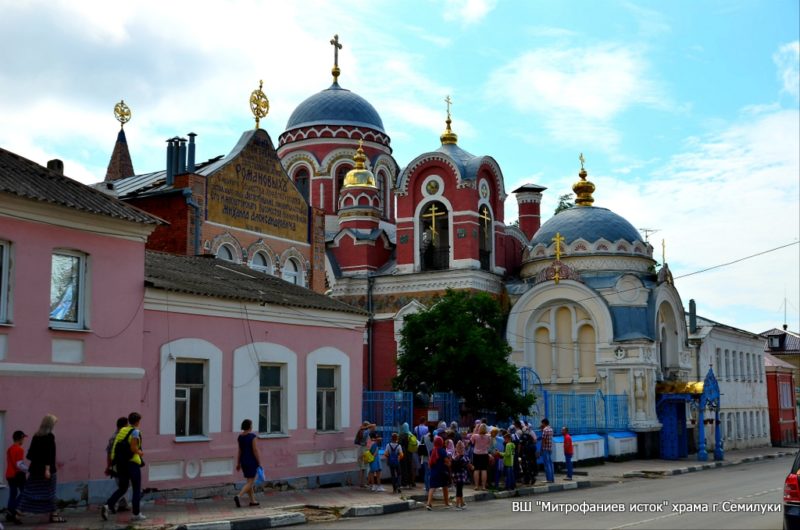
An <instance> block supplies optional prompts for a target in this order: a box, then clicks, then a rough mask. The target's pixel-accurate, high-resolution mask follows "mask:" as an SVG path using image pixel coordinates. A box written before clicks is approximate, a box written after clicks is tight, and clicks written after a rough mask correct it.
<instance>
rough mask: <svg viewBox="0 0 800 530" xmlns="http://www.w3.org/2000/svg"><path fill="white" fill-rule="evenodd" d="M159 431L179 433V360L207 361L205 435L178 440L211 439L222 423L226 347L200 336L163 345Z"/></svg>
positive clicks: (178, 438)
mask: <svg viewBox="0 0 800 530" xmlns="http://www.w3.org/2000/svg"><path fill="white" fill-rule="evenodd" d="M160 353H161V366H160V378H161V380H160V384H159V396H160V402H159V415H158V433H159V434H171V435H175V388H176V385H175V368H176V361H178V360H181V361H186V360H199V361H206V369H207V372H206V375H207V377H206V380H205V384H206V396H207V397H206V400H207V407H206V408H205V409H204V414H205V418H203V426H204V430H205V435H204V436H179V437H176V441H179V442H182V441H199V440H204V441H207V440H210V438H209V436H210V435H211V434H214V433H218V432H221V430H222V429H221V426H222V350H220V349H219V348H217V347H216V346H214V345H213V344H212V343H210V342H208V341H206V340H203V339H197V338H185V339H177V340H174V341H171V342H167V343H165V344H163V345H162V346H161V352H160Z"/></svg>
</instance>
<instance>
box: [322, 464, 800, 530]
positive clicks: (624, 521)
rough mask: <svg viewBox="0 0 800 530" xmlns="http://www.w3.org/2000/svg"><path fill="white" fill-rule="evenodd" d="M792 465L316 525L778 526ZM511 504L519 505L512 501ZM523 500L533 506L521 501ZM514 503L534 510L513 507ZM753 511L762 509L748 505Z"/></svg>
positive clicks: (744, 467)
mask: <svg viewBox="0 0 800 530" xmlns="http://www.w3.org/2000/svg"><path fill="white" fill-rule="evenodd" d="M790 465H791V459H789V458H778V459H775V460H762V461H758V462H753V463H748V464H740V465H736V466H730V467H725V468H719V469H713V470H708V471H701V472H698V473H690V474H687V475H676V476H670V477H663V478H656V479H630V480H626V481H625V482H620V483H615V484H610V485H607V486H602V487H594V488H588V489H581V490H571V491H565V492H560V493H551V494H546V495H537V496H531V497H517V498H516V499H502V500H501V499H498V500H492V501H484V502H476V503H471V504H468V506H467V510H465V511H463V512H462V511H455V510H446V509H444V508H443V507H442V501H441V500H440V501H438V503H437V502H436V501H435V502H434V510H433V511H432V512H429V511H427V510H424V509H422V510H413V511H411V512H403V513H399V514H392V515H384V516H380V517H364V518H358V519H340V520H338V521H336V522H333V523H320V524H315V525H314V527H315V529H316V528H319V529H323V528H330V529H333V530H337V529H338V530H344V529H349V528H354V529H355V528H364V529H372V530H374V529H378V528H402V529H404V530H412V529H420V530H430V529H431V528H435V529H437V530H439V529H447V528H454V529H455V528H458V529H464V528H481V529H488V528H512V529H521V528H536V529H540V528H546V529H548V528H581V529H593V528H608V529H612V528H613V529H622V528H625V529H627V528H631V529H633V528H675V529H680V530H686V529H690V528H698V529H704V530H705V529H715V528H724V529H726V530H728V529H737V528H742V529H752V530H760V529H780V528H781V525H782V517H783V514H782V513H781V511H780V510H781V509H782V504H781V503H782V499H783V480H784V478H785V477H786V474H787V472H788V468H789V467H790ZM590 474H591V473H590ZM514 502H517V503H518V504H516V505H514V504H513V503H514ZM525 502H528V503H530V504H520V503H525ZM548 503H549V504H548ZM582 503H585V504H582ZM632 505H633V506H632ZM515 506H516V507H517V508H518V509H519V508H521V509H526V510H528V509H529V510H530V511H514V507H515ZM600 507H606V508H607V509H619V508H622V509H621V511H616V512H608V511H607V512H597V511H594V512H590V513H586V514H581V513H576V512H573V513H565V511H566V510H568V509H580V508H584V509H588V510H592V509H594V510H597V509H598V508H600ZM752 509H759V510H763V511H764V512H765V513H763V514H762V513H760V511H759V512H755V513H754V512H751V511H743V510H752ZM637 510H638V511H637ZM681 510H683V513H681ZM687 510H692V511H687ZM702 510H706V511H702ZM770 510H777V511H770Z"/></svg>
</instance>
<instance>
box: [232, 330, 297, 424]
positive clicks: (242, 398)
mask: <svg viewBox="0 0 800 530" xmlns="http://www.w3.org/2000/svg"><path fill="white" fill-rule="evenodd" d="M260 364H280V365H282V366H283V367H284V369H283V370H282V374H281V375H282V377H283V376H285V378H286V379H285V380H283V379H282V381H285V382H284V389H285V390H284V395H285V397H286V399H284V400H283V403H282V405H281V408H282V412H284V411H285V414H284V415H283V417H282V418H281V423H282V425H281V427H282V429H283V430H284V433H285V434H269V435H267V434H260V435H259V436H260V437H262V438H267V437H279V436H288V435H290V434H291V432H292V431H294V430H297V417H298V414H297V411H298V388H299V387H300V381H299V380H298V378H297V354H296V353H295V352H293V351H292V350H290V349H288V348H287V347H285V346H282V345H280V344H274V343H270V342H254V343H251V344H246V345H244V346H241V347H239V348H236V349H235V350H234V351H233V428H234V430H235V429H237V428H238V427H239V425H241V423H242V421H243V420H245V419H250V420H253V421H254V422H257V419H258V392H259V385H260V381H259V378H258V377H253V374H254V372H255V371H257V370H258V368H259V365H260ZM256 427H257V423H256Z"/></svg>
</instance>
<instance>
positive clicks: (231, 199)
mask: <svg viewBox="0 0 800 530" xmlns="http://www.w3.org/2000/svg"><path fill="white" fill-rule="evenodd" d="M208 220H209V221H212V222H216V223H220V224H224V225H227V226H235V227H237V228H242V229H244V230H250V231H253V232H258V233H262V234H270V235H273V236H277V237H283V238H286V239H290V240H293V241H307V240H308V204H307V203H306V201H305V200H304V199H303V196H302V195H300V192H299V191H297V188H296V187H295V185H294V183H293V182H292V181H291V180H290V179H289V177H288V176H287V175H286V173H285V172H284V170H283V167H282V166H281V163H280V161H279V160H278V156H277V154H276V153H275V148H274V147H273V146H272V142H271V141H270V140H269V137H268V136H267V133H266V132H264V131H263V130H260V129H259V130H257V131H255V133H254V134H253V135H252V137H251V138H250V140H249V141H248V143H247V144H246V145H245V146H244V147H243V148H242V149H241V151H239V153H237V154H235V155H234V156H233V157H232V158H231V160H230V161H229V162H228V163H227V164H225V165H224V166H223V167H221V168H220V169H219V170H218V171H216V172H214V173H212V174H211V175H209V177H208Z"/></svg>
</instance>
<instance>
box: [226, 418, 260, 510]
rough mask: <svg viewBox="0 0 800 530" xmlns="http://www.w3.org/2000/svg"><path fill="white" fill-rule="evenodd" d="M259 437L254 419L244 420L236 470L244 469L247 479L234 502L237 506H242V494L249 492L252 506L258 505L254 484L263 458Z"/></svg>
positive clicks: (243, 472)
mask: <svg viewBox="0 0 800 530" xmlns="http://www.w3.org/2000/svg"><path fill="white" fill-rule="evenodd" d="M256 439H258V437H257V436H256V435H255V433H254V432H253V421H252V420H244V421H243V422H242V433H241V434H240V435H239V454H238V456H237V457H236V471H239V470H240V469H241V470H242V474H243V475H244V478H245V479H246V480H247V482H246V483H245V485H244V486H243V487H242V491H240V492H239V494H238V495H236V497H234V498H233V502H235V503H236V507H237V508H241V507H242V501H241V500H240V499H239V497H241V496H242V495H244V494H245V493H247V495H248V496H249V497H250V506H258V505H259V503H258V501H256V497H255V492H254V491H253V486H254V485H255V482H256V473H257V472H258V468H259V467H261V460H260V458H259V456H258V446H257V445H256Z"/></svg>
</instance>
